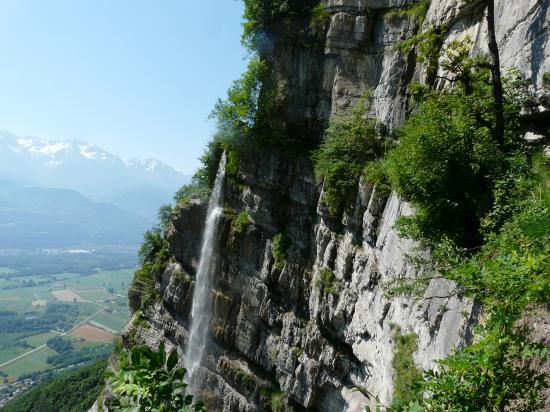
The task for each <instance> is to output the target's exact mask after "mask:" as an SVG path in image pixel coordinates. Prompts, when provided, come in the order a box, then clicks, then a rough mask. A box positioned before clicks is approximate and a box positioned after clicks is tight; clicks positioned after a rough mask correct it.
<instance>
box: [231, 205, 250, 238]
mask: <svg viewBox="0 0 550 412" xmlns="http://www.w3.org/2000/svg"><path fill="white" fill-rule="evenodd" d="M249 224H250V216H249V215H248V212H246V211H242V212H240V213H239V214H238V215H237V217H236V218H235V220H234V222H233V225H232V230H233V232H234V233H236V234H238V235H240V234H242V233H244V232H245V231H246V229H247V228H248V225H249Z"/></svg>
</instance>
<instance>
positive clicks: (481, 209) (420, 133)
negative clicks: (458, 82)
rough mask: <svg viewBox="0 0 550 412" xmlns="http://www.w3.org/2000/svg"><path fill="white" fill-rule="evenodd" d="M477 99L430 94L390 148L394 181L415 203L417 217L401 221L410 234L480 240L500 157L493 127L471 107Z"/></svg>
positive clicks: (460, 241)
mask: <svg viewBox="0 0 550 412" xmlns="http://www.w3.org/2000/svg"><path fill="white" fill-rule="evenodd" d="M474 100H475V99H474V98H473V97H470V96H466V95H463V94H461V93H446V92H442V93H434V94H432V95H431V96H430V97H429V98H428V99H427V100H426V101H425V102H424V103H423V104H421V105H420V107H419V110H418V112H417V113H416V114H414V115H412V116H411V117H410V118H409V119H408V120H407V122H406V124H405V126H404V127H403V129H401V130H400V131H399V132H398V135H399V138H400V144H399V145H398V146H397V147H396V148H395V149H393V150H392V151H390V152H389V153H388V173H389V176H390V180H391V182H392V186H393V187H394V188H395V189H396V190H397V191H398V192H399V193H400V194H401V195H402V196H403V197H404V198H405V199H407V200H409V201H411V202H412V203H413V204H414V206H415V208H416V213H415V216H414V217H413V218H409V219H407V220H404V219H403V220H402V221H401V228H402V229H405V231H404V233H406V234H408V235H410V236H412V237H415V238H425V239H426V240H439V239H440V238H441V237H442V236H443V235H447V236H449V237H450V238H451V239H453V240H455V241H456V242H457V243H458V244H462V245H472V244H473V245H476V244H478V243H479V236H478V228H479V222H480V219H481V217H482V216H483V215H484V214H485V213H486V212H487V211H488V210H489V208H490V206H491V188H492V187H491V182H492V179H491V177H492V176H495V175H496V174H497V172H498V171H499V169H500V167H501V159H500V156H499V153H498V150H497V148H496V146H495V144H494V143H493V141H492V137H491V133H490V131H489V129H488V128H486V127H483V126H481V127H480V125H479V123H478V122H477V120H476V116H475V113H472V108H474V107H475V105H476V102H475V101H474ZM405 223H406V224H405Z"/></svg>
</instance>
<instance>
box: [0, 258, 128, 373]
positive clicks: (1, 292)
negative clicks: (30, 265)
mask: <svg viewBox="0 0 550 412" xmlns="http://www.w3.org/2000/svg"><path fill="white" fill-rule="evenodd" d="M11 272H12V271H11V270H10V269H8V268H0V311H9V312H16V313H17V314H18V315H17V316H19V317H21V318H22V319H26V318H32V317H33V316H34V317H36V316H41V315H43V314H44V313H45V311H46V306H43V305H36V303H38V302H37V301H46V302H40V303H41V304H44V303H46V304H47V305H51V304H53V303H54V302H58V303H65V304H70V305H75V306H76V307H77V308H78V315H76V316H74V319H72V318H71V319H72V320H71V322H72V326H76V325H77V324H78V323H80V322H82V321H87V320H92V321H94V322H97V323H98V324H100V325H103V326H105V328H108V329H109V330H113V331H117V332H121V331H122V329H123V328H124V326H125V325H126V323H127V322H128V319H129V317H130V313H129V309H128V302H127V291H128V287H129V285H130V283H131V281H132V278H133V272H134V271H133V270H129V269H127V270H118V271H105V272H98V273H94V274H91V275H84V276H83V275H78V274H74V273H70V274H66V273H64V274H57V275H49V276H41V275H36V276H21V277H18V276H14V277H12V278H10V279H6V278H5V276H3V275H7V274H10V273H11ZM12 276H13V275H12ZM45 281H46V282H48V284H47V285H43V286H38V285H32V282H35V283H39V282H45ZM30 282H31V286H29V284H30ZM14 285H17V286H19V287H15V288H13V286H14ZM22 285H23V286H25V287H21V286H22ZM10 286H11V287H12V288H9V287H10ZM6 287H7V288H6ZM54 291H57V292H60V293H61V294H60V295H59V294H58V296H59V299H58V298H56V297H55V296H54V295H53V294H52V292H54ZM75 294H76V295H75ZM74 296H77V297H78V299H77V302H74V298H73V297H74ZM81 300H82V301H81ZM33 302H35V305H33ZM102 309H104V310H102ZM97 312H98V313H97ZM92 315H93V317H91V316H92ZM12 316H13V315H12ZM90 317H91V318H90ZM58 335H59V334H58V333H56V332H43V333H37V332H34V333H33V332H26V333H6V331H2V330H1V329H0V364H2V363H4V362H7V361H9V360H11V359H14V358H16V357H17V356H20V355H22V354H24V353H28V352H29V351H31V350H32V349H33V348H37V347H40V346H42V345H45V344H46V342H47V340H48V339H51V338H53V337H55V336H58ZM64 339H73V347H74V351H80V350H82V349H84V348H92V347H95V346H98V345H100V343H97V342H89V341H82V340H78V339H76V338H72V337H69V336H66V337H65V338H64ZM55 354H56V352H55V351H54V350H52V349H51V348H49V347H45V348H42V349H40V350H38V351H36V352H33V353H31V354H29V355H27V356H25V357H23V358H21V359H18V360H16V361H14V362H13V363H10V364H8V365H7V366H4V367H2V368H0V371H2V372H4V373H6V374H8V375H9V379H10V380H14V379H16V378H17V377H19V376H20V375H21V374H27V373H32V372H38V371H43V370H46V369H49V368H52V365H49V364H48V363H47V362H46V359H47V358H48V356H51V355H55Z"/></svg>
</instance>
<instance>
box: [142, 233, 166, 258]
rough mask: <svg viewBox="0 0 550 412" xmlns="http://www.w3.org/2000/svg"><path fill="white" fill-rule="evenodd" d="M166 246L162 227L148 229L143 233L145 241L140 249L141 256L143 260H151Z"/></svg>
mask: <svg viewBox="0 0 550 412" xmlns="http://www.w3.org/2000/svg"><path fill="white" fill-rule="evenodd" d="M165 248H166V240H165V239H164V237H163V235H162V232H161V230H160V228H153V229H151V230H148V231H146V232H145V234H144V235H143V243H142V245H141V247H140V249H139V252H138V254H139V257H140V258H141V260H142V262H146V261H150V260H152V259H154V257H155V256H156V255H157V254H158V253H160V252H162V251H163V250H164V249H165Z"/></svg>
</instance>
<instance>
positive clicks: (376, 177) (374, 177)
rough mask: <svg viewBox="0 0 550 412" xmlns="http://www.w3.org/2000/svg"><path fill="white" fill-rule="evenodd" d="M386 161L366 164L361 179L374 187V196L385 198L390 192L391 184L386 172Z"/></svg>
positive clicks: (381, 160) (380, 160)
mask: <svg viewBox="0 0 550 412" xmlns="http://www.w3.org/2000/svg"><path fill="white" fill-rule="evenodd" d="M386 168H387V166H386V161H385V160H384V159H378V160H375V161H372V162H368V163H367V164H366V165H365V168H364V169H363V179H365V181H366V182H368V183H373V184H374V185H376V195H377V196H379V197H381V196H387V195H389V194H390V192H391V184H390V180H389V176H388V172H387V170H386Z"/></svg>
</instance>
